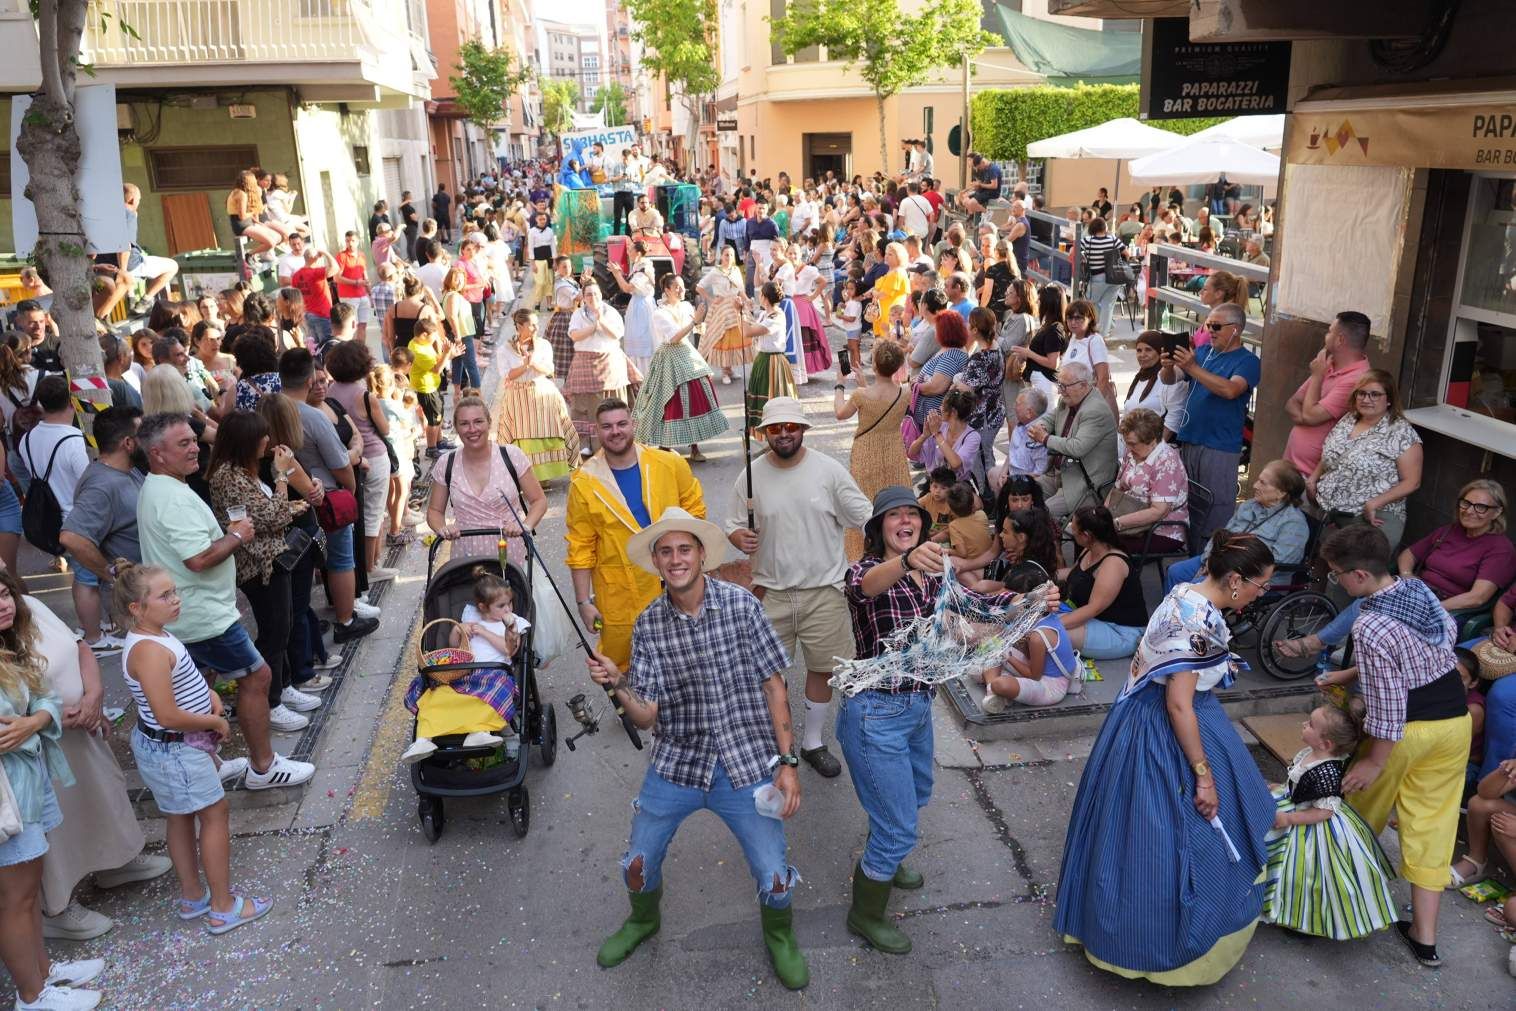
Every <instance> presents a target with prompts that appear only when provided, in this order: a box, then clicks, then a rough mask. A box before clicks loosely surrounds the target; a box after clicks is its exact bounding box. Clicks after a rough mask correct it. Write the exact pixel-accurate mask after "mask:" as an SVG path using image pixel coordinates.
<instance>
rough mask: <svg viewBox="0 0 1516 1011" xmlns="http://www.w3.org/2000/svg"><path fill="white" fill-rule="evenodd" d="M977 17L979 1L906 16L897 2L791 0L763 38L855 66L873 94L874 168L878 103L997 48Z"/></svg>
mask: <svg viewBox="0 0 1516 1011" xmlns="http://www.w3.org/2000/svg"><path fill="white" fill-rule="evenodd" d="M979 18H980V8H979V0H928V2H927V3H926V5H925V6H924V7H922V8H921V10H920V12H919V13H917V14H914V15H911V14H906V13H905V12H904V11H902V10H901V9H900V4H899V0H861V2H860V0H796V2H795V3H793V4H792V6H791V7H790V9H789V12H788V13H787V14H785V16H784V17H782V18H777V19H771V23H770V32H771V33H772V35H773V38H774V41H775V42H777V43H778V44H779V46H780V48H781V49H783V50H784V51H785V52H786V53H789V54H794V53H797V52H799V51H800V50H802V49H809V48H810V47H811V46H825V47H826V51H827V55H828V56H829V57H830V58H832V59H834V60H842V61H844V62H845V63H846V64H847V66H848V68H849V69H852V68H855V67H856V68H857V70H858V73H859V74H860V75H861V76H862V77H863V79H864V80H865V81H867V82H868V85H869V87H870V88H871V89H873V92H874V102H875V105H876V106H877V108H878V111H879V162H880V165H881V167H885V168H887V167H888V166H889V163H890V159H889V150H888V147H887V145H886V144H885V136H884V133H885V127H884V102H885V99H887V98H889V97H890V96H891V95H894V94H896V93H898V92H899V91H901V90H903V89H905V88H909V87H913V86H915V85H918V84H922V83H924V82H925V81H926V79H927V76H928V75H929V74H930V73H931V72H932V71H933V70H935V69H937V68H939V67H949V66H957V65H958V64H959V63H960V62H961V61H962V59H963V58H964V57H965V56H973V55H975V54H976V53H979V52H980V51H981V50H983V49H984V48H985V47H986V46H992V45H995V44H997V43H998V41H999V40H998V39H997V38H996V37H995V36H993V35H991V34H990V33H989V32H987V31H985V30H983V29H982V28H980V27H979Z"/></svg>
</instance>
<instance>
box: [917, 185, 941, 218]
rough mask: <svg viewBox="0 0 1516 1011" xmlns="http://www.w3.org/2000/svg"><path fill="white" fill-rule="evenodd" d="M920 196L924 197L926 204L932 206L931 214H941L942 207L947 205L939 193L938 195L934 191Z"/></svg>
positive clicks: (928, 191)
mask: <svg viewBox="0 0 1516 1011" xmlns="http://www.w3.org/2000/svg"><path fill="white" fill-rule="evenodd" d="M921 195H922V196H924V197H926V199H927V203H929V204H931V205H932V213H933V214H941V213H942V205H943V204H945V203H947V201H946V200H944V199H943V198H942V194H941V193H938V192H937V191H936V190H927V191H926V192H925V193H923V194H921Z"/></svg>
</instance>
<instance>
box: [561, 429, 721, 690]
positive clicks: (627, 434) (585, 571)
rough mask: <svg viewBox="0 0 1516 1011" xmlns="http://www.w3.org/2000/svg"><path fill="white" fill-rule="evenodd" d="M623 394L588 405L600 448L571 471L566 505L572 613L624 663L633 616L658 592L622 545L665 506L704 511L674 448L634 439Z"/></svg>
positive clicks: (608, 652)
mask: <svg viewBox="0 0 1516 1011" xmlns="http://www.w3.org/2000/svg"><path fill="white" fill-rule="evenodd" d="M632 429H633V422H632V412H631V409H630V408H628V407H627V406H626V402H625V401H623V400H617V399H611V400H606V401H603V402H602V403H601V404H600V406H599V408H597V409H596V411H595V433H596V435H598V436H599V438H600V449H599V451H597V452H596V453H595V455H594V456H592V457H590V458H589V459H588V460H586V461H585V462H584V465H583V466H581V467H580V468H579V470H578V471H577V472H576V473H575V474H574V476H573V479H572V481H571V482H570V484H569V492H568V504H567V507H566V511H567V517H566V527H567V539H568V567H569V575H570V576H572V577H573V580H574V602H575V603H576V604H578V605H579V620H580V621H582V622H584V627H585V628H587V629H589V630H590V631H598V632H599V633H600V651H601V652H602V653H604V654H605V655H606V656H608V657H610V658H611V659H612V660H614V661H615V662H616V663H617V664H619V665H621V666H625V665H626V663H627V661H628V660H630V659H631V656H632V623H633V622H635V621H636V620H637V615H639V614H641V613H642V609H643V608H644V607H646V606H647V605H648V604H650V603H652V602H653V599H654V598H655V597H657V596H658V591H659V587H658V579H657V576H656V574H654V573H651V571H650V570H649V571H644V570H646V569H647V566H645V565H640V564H638V563H637V562H635V561H634V559H633V558H632V557H631V555H629V554H628V553H627V542H628V540H629V539H630V538H631V536H632V535H633V534H635V533H637V532H638V531H639V530H642V529H643V528H645V527H649V526H651V525H652V522H653V520H652V517H654V516H659V515H661V514H662V513H663V511H664V510H665V509H667V508H668V507H670V506H679V507H680V508H682V509H684V510H685V511H686V512H689V513H691V514H692V515H695V516H704V515H705V496H704V495H703V493H702V492H701V490H700V482H699V481H697V480H695V475H694V474H693V473H692V472H691V471H690V465H689V462H688V461H686V460H685V459H684V458H683V457H682V456H680V455H679V454H678V453H671V452H669V451H668V450H665V449H655V448H653V447H652V446H643V445H639V444H638V443H637V442H636V441H635V440H634V439H633V437H632Z"/></svg>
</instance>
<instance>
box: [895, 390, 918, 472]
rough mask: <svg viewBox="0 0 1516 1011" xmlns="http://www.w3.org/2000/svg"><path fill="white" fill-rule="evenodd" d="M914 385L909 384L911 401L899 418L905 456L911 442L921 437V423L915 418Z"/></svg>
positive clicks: (908, 452) (915, 394)
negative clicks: (902, 415)
mask: <svg viewBox="0 0 1516 1011" xmlns="http://www.w3.org/2000/svg"><path fill="white" fill-rule="evenodd" d="M916 396H917V393H916V386H915V384H914V383H913V384H911V403H910V406H909V407H907V408H906V411H905V417H903V418H901V419H900V438H901V441H903V442H904V443H905V451H906V456H908V457H909V456H910V451H911V443H913V442H915V441H916V440H917V439H919V438H921V424H920V423H919V422H918V421H917V420H916Z"/></svg>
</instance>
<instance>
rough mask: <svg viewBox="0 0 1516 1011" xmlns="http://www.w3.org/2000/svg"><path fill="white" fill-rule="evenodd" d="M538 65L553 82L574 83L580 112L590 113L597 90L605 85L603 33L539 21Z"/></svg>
mask: <svg viewBox="0 0 1516 1011" xmlns="http://www.w3.org/2000/svg"><path fill="white" fill-rule="evenodd" d="M536 25H537V65H538V66H539V67H541V69H542V76H543V77H544V78H546V79H547V80H550V81H564V80H568V81H573V82H574V83H575V84H576V85H578V87H579V103H578V105H577V106H576V108H577V110H578V111H579V112H582V113H587V112H589V111H590V107H591V106H592V105H593V104H594V101H595V90H596V89H597V88H599V87H600V85H601V84H602V83H603V74H602V67H601V50H600V32H601V29H600V28H598V27H596V26H593V25H576V24H567V23H565V22H562V21H549V20H544V19H541V18H539V19H537V22H536Z"/></svg>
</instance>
